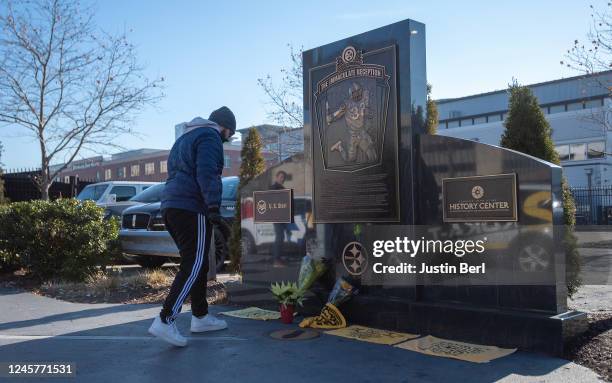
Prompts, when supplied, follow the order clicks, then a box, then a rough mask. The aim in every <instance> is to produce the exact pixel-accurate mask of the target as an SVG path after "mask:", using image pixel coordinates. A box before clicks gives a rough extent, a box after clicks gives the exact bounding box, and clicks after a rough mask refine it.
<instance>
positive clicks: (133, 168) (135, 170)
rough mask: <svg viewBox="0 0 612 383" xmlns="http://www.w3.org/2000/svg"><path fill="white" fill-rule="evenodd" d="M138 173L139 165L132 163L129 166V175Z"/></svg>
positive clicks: (136, 175) (134, 175)
mask: <svg viewBox="0 0 612 383" xmlns="http://www.w3.org/2000/svg"><path fill="white" fill-rule="evenodd" d="M139 175H140V165H132V166H130V176H131V177H138V176H139Z"/></svg>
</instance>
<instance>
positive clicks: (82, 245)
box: [0, 199, 119, 281]
mask: <svg viewBox="0 0 612 383" xmlns="http://www.w3.org/2000/svg"><path fill="white" fill-rule="evenodd" d="M103 212H104V210H103V209H102V208H100V207H98V206H96V205H95V203H93V202H91V201H85V202H81V201H78V200H75V199H58V200H55V201H43V200H37V201H29V202H15V203H11V204H8V205H3V206H0V265H4V267H11V266H13V267H14V266H19V267H25V268H27V269H28V270H29V271H30V273H31V274H32V275H33V276H34V277H36V278H38V279H40V280H48V279H62V280H68V281H82V280H84V279H85V278H87V276H88V275H90V274H91V273H92V272H94V271H95V270H96V268H97V266H105V265H106V263H107V261H108V259H109V258H110V252H111V251H112V250H113V246H114V245H113V243H116V240H117V237H118V234H119V226H118V224H117V221H116V220H104V219H103Z"/></svg>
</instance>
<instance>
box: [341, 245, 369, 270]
mask: <svg viewBox="0 0 612 383" xmlns="http://www.w3.org/2000/svg"><path fill="white" fill-rule="evenodd" d="M342 264H343V265H344V268H345V269H346V271H348V273H349V274H351V275H361V274H363V272H364V271H365V270H366V267H367V266H368V254H367V252H366V249H365V247H363V245H362V244H361V243H359V242H349V244H348V245H346V246H345V247H344V250H343V251H342Z"/></svg>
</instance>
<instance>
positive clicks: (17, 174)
mask: <svg viewBox="0 0 612 383" xmlns="http://www.w3.org/2000/svg"><path fill="white" fill-rule="evenodd" d="M39 173H40V171H39V170H20V171H11V172H7V173H3V174H2V176H1V177H2V180H3V181H4V196H5V197H6V198H8V199H9V201H11V202H19V201H31V200H35V199H40V191H39V190H38V188H37V187H36V183H35V182H34V178H35V177H36V176H37V175H38V174H39ZM94 182H95V181H90V180H81V179H79V178H78V177H70V181H69V182H58V181H55V182H53V184H51V187H50V188H49V198H50V199H57V198H71V197H76V196H77V194H78V193H79V192H80V191H81V190H83V188H84V187H85V186H87V185H89V184H92V183H94Z"/></svg>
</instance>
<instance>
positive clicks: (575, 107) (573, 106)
mask: <svg viewBox="0 0 612 383" xmlns="http://www.w3.org/2000/svg"><path fill="white" fill-rule="evenodd" d="M583 108H584V103H583V102H582V101H580V102H572V103H571V104H567V111H570V110H581V109H583Z"/></svg>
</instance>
